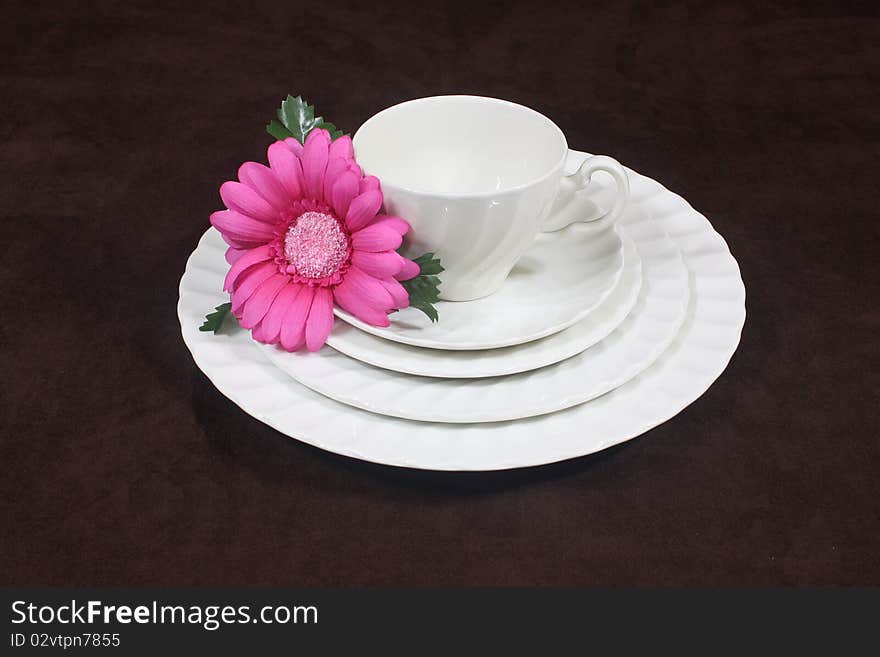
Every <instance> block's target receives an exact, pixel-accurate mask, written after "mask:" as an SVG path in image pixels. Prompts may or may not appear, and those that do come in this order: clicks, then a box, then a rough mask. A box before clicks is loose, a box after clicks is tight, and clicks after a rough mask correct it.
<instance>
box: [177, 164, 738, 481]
mask: <svg viewBox="0 0 880 657" xmlns="http://www.w3.org/2000/svg"><path fill="white" fill-rule="evenodd" d="M580 157H581V158H585V157H586V154H580ZM627 173H628V175H629V177H630V187H631V191H632V198H631V203H632V204H633V205H643V206H644V207H645V208H646V209H647V211H648V213H649V214H650V215H651V216H652V217H653V219H654V220H655V221H658V222H659V224H660V226H661V227H662V228H663V229H664V230H665V231H666V232H667V233H668V234H669V236H670V237H671V238H672V240H673V242H675V244H676V246H677V247H678V248H679V250H680V251H681V253H682V256H683V257H684V261H685V264H686V266H687V267H688V269H689V278H690V284H691V303H690V304H689V306H688V312H687V316H686V319H685V321H684V324H683V325H682V327H681V329H680V331H679V333H678V335H677V336H676V338H675V339H674V340H673V342H672V345H670V347H669V348H668V349H667V350H666V351H665V352H664V353H663V354H662V355H661V356H660V358H658V359H657V361H656V362H655V363H654V364H653V365H652V366H651V367H649V368H648V369H646V370H645V371H644V372H642V373H641V374H639V375H638V376H636V377H635V378H634V379H632V380H630V381H629V382H627V383H626V384H624V385H622V386H620V387H619V388H616V389H615V390H612V391H611V392H609V393H607V394H605V395H602V396H601V397H599V398H597V399H594V400H592V401H589V402H587V403H585V404H580V405H577V406H573V407H571V408H568V409H566V410H564V411H559V412H557V413H552V414H549V415H541V416H537V417H532V418H527V419H522V420H514V421H509V422H493V423H475V424H446V423H432V422H417V421H413V420H402V419H397V418H390V417H386V416H382V415H377V414H375V413H370V412H369V411H364V410H360V409H356V408H353V407H350V406H347V405H345V404H341V403H339V402H336V401H333V400H331V399H328V398H326V397H324V396H323V395H320V394H319V393H316V392H314V391H312V390H309V389H308V388H306V387H305V386H303V385H302V384H299V383H297V382H296V381H294V380H292V379H291V378H290V377H289V376H288V375H287V374H286V373H284V372H282V371H281V370H280V369H278V368H277V367H275V366H274V365H272V364H271V363H270V362H269V361H268V360H267V359H266V358H265V357H264V356H263V355H262V354H261V353H259V352H258V350H257V349H254V347H253V344H252V342H253V341H252V340H251V338H250V335H249V333H248V332H246V331H244V330H241V329H239V328H235V327H232V326H229V327H227V328H225V329H224V330H223V332H221V333H220V334H218V335H214V334H212V333H205V332H201V331H199V326H200V325H201V323H202V321H203V319H204V315H205V313H206V312H208V311H210V310H211V309H212V308H213V307H214V306H216V305H218V304H220V303H222V302H224V301H225V300H226V299H227V297H226V295H225V294H224V293H223V292H222V291H221V286H222V280H223V276H224V275H225V271H226V266H219V263H218V262H217V261H216V258H215V257H214V255H213V254H212V253H211V252H210V250H207V249H205V248H203V247H204V245H205V241H206V240H208V239H210V232H209V233H206V235H205V236H204V237H203V238H202V241H201V242H200V244H199V247H198V248H197V249H196V250H195V251H194V252H193V254H192V255H191V256H190V258H189V261H188V262H187V268H186V272H185V273H184V276H183V278H182V279H181V282H180V300H179V303H178V316H179V318H180V322H181V332H182V334H183V339H184V342H185V343H186V345H187V347H188V348H189V350H190V352H191V354H192V356H193V359H194V360H195V362H196V364H197V366H198V367H199V368H200V369H201V370H202V371H203V372H204V373H205V375H206V376H207V377H208V379H209V380H210V381H211V382H212V383H213V384H214V385H215V386H216V387H217V389H218V390H219V391H220V392H221V393H222V394H224V395H225V396H226V397H228V398H229V399H230V400H231V401H233V402H234V403H235V404H237V405H238V406H239V407H240V408H242V410H244V411H245V412H246V413H248V414H250V415H252V416H253V417H255V418H256V419H258V420H260V421H262V422H264V423H266V424H268V425H269V426H271V427H273V428H275V429H277V430H278V431H280V432H281V433H284V434H286V435H288V436H291V437H294V438H296V439H298V440H301V441H303V442H306V443H309V444H311V445H314V446H316V447H319V448H321V449H325V450H327V451H330V452H334V453H337V454H342V455H346V456H350V457H352V458H357V459H362V460H366V461H372V462H375V463H383V464H387V465H394V466H401V467H411V468H422V469H429V470H471V471H473V470H477V471H480V470H503V469H509V468H520V467H528V466H536V465H542V464H546V463H552V462H556V461H561V460H565V459H570V458H575V457H579V456H584V455H587V454H591V453H594V452H597V451H599V450H602V449H606V448H608V447H611V446H613V445H616V444H619V443H621V442H624V441H626V440H629V439H631V438H634V437H636V436H638V435H640V434H642V433H644V432H646V431H648V430H649V429H651V428H652V427H655V426H657V425H658V424H660V423H662V422H665V421H666V420H668V419H670V418H671V417H673V416H675V415H676V414H677V413H679V412H681V410H682V409H684V408H685V407H686V406H688V405H689V404H691V403H693V402H694V401H695V400H696V399H697V398H698V397H700V395H702V394H703V393H704V392H705V391H706V390H707V389H708V388H709V386H710V385H711V384H712V382H713V381H715V379H717V378H718V376H720V374H721V373H722V372H723V371H724V368H725V367H726V366H727V364H728V362H729V361H730V358H731V356H732V355H733V352H734V351H735V350H736V347H737V345H738V344H739V340H740V334H741V331H742V326H743V323H744V321H745V288H744V286H743V283H742V278H741V277H740V272H739V267H738V266H737V264H736V260H734V258H733V256H732V255H731V254H730V250H729V249H728V247H727V244H726V243H725V241H724V239H723V238H722V237H721V236H720V235H719V234H718V233H716V232H715V231H714V230H713V229H712V226H711V224H710V223H709V221H708V220H707V219H706V218H705V217H704V216H703V215H701V214H700V213H698V212H696V211H695V210H694V209H693V208H691V206H690V205H688V203H687V201H685V200H684V199H683V198H681V197H680V196H678V195H676V194H674V193H672V192H670V191H668V190H666V189H665V188H664V187H663V186H662V185H660V184H659V183H657V182H655V181H653V180H651V179H650V178H647V177H645V176H642V175H640V174H638V173H636V172H634V171H632V170H628V171H627Z"/></svg>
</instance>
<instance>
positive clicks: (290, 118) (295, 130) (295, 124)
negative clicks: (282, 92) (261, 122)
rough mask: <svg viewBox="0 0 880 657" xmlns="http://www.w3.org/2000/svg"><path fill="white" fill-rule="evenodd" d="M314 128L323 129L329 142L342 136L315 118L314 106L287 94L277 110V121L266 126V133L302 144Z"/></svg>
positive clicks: (322, 120)
mask: <svg viewBox="0 0 880 657" xmlns="http://www.w3.org/2000/svg"><path fill="white" fill-rule="evenodd" d="M279 122H280V123H279ZM315 128H323V129H324V130H326V131H327V132H329V133H330V139H331V140H333V139H336V138H338V137H341V136H342V135H343V134H344V133H343V132H342V130H340V129H339V128H337V127H336V126H335V125H334V124H332V123H330V122H329V121H325V120H324V118H323V117H320V116H315V106H314V105H309V104H308V103H307V102H306V101H305V100H304V99H303V98H302V96H296V97H293V96H291V95H290V94H288V96H287V98H285V99H284V100H283V101H281V107H279V108H278V121H272V122H270V123H269V125H267V126H266V131H267V132H268V133H269V134H270V135H272V136H273V137H275V138H276V139H287V138H288V137H293V138H294V139H296V140H297V141H299V143H301V144H304V143H305V141H306V137H308V135H309V133H310V132H311V131H312V130H314V129H315Z"/></svg>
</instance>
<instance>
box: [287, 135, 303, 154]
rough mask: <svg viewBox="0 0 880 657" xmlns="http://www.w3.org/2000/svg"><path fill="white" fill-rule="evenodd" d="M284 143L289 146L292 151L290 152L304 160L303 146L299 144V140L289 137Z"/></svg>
mask: <svg viewBox="0 0 880 657" xmlns="http://www.w3.org/2000/svg"><path fill="white" fill-rule="evenodd" d="M284 143H285V144H286V145H287V148H289V149H290V152H291V153H293V154H294V155H296V156H297V157H298V158H302V152H303V145H302V144H301V143H299V140H297V139H294V138H293V137H288V138H287V139H285V140H284Z"/></svg>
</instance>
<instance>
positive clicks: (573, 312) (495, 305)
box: [335, 223, 623, 350]
mask: <svg viewBox="0 0 880 657" xmlns="http://www.w3.org/2000/svg"><path fill="white" fill-rule="evenodd" d="M441 264H442V262H441ZM622 271H623V243H622V241H621V239H620V236H619V235H618V233H617V231H616V230H615V229H614V228H613V227H612V228H606V229H604V230H601V231H597V230H596V229H595V228H593V227H591V226H590V225H589V224H582V223H581V224H572V225H571V226H569V227H568V228H565V229H563V230H560V231H557V232H555V233H539V234H538V236H537V237H536V238H535V242H534V244H533V245H532V246H531V247H530V248H529V250H528V251H526V253H525V255H523V257H522V258H520V259H519V261H518V262H517V263H516V265H515V266H514V268H513V270H512V271H511V272H510V275H509V276H508V277H507V279H506V280H505V281H504V285H503V286H502V287H501V289H500V290H498V291H497V292H495V293H494V294H490V295H489V296H487V297H483V298H482V299H476V300H474V301H467V302H456V301H440V302H439V303H437V304H435V308H436V309H437V313H438V315H439V316H440V321H438V322H431V320H430V319H429V318H428V317H427V315H425V314H424V313H422V312H421V311H420V310H416V309H415V308H404V309H403V310H400V311H398V312H396V313H393V314H392V315H391V316H390V317H389V319H390V320H391V326H389V327H387V328H382V327H377V326H371V325H370V324H367V323H365V322H362V321H360V320H359V319H357V318H356V317H354V316H353V315H351V314H349V313H347V312H345V311H344V310H342V309H341V308H336V309H335V312H336V315H337V317H340V318H342V319H343V320H345V321H346V322H348V323H349V324H351V325H353V326H356V327H357V328H359V329H361V330H362V331H365V332H367V333H371V334H373V335H376V336H378V337H380V338H385V339H386V340H393V341H395V342H402V343H403V344H408V345H412V346H415V347H424V348H428V349H454V350H462V349H496V348H498V347H508V346H510V345H515V344H522V343H524V342H530V341H532V340H538V339H540V338H543V337H546V336H548V335H551V334H553V333H558V332H559V331H562V330H563V329H566V328H568V327H569V326H572V325H573V324H576V323H577V322H579V321H580V320H582V319H583V318H585V317H586V316H587V315H589V314H590V313H591V312H592V311H593V310H594V309H595V308H597V307H598V306H599V305H600V304H601V303H602V302H603V301H604V300H605V298H606V297H608V295H609V294H611V292H612V291H613V290H614V287H615V286H616V285H617V281H618V280H619V279H620V275H621V272H622ZM440 278H441V279H442V278H443V275H442V274H441V275H440Z"/></svg>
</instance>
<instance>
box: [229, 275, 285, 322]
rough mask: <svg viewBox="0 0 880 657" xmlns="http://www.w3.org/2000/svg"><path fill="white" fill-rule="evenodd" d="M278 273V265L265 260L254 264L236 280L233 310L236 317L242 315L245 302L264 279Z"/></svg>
mask: <svg viewBox="0 0 880 657" xmlns="http://www.w3.org/2000/svg"><path fill="white" fill-rule="evenodd" d="M277 273H278V266H277V265H276V264H275V263H274V262H264V263H263V264H261V265H254V266H253V267H251V268H250V269H248V270H247V271H245V272H244V273H243V274H242V275H241V276H239V278H238V280H237V281H236V287H235V291H234V292H233V293H232V312H233V313H235V316H236V317H239V316H240V315H241V310H242V308H243V307H244V302H245V301H247V300H248V299H250V298H251V296H252V295H253V294H254V292H256V291H257V288H259V287H260V286H261V285H262V284H263V281H265V280H266V279H267V278H269V277H270V276H274V275H275V274H277Z"/></svg>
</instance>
